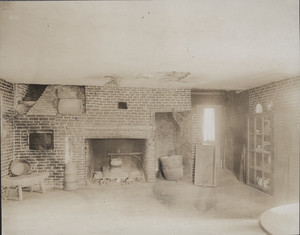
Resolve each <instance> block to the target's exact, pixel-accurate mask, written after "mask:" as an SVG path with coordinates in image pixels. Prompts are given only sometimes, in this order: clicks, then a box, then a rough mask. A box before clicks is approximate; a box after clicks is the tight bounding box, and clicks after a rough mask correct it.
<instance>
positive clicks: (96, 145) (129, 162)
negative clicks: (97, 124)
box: [86, 138, 146, 184]
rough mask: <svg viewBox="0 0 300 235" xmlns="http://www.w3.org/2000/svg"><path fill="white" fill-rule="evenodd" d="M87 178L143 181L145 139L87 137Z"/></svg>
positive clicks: (105, 181)
mask: <svg viewBox="0 0 300 235" xmlns="http://www.w3.org/2000/svg"><path fill="white" fill-rule="evenodd" d="M86 144H87V153H86V154H87V155H88V156H87V160H88V161H87V167H88V169H87V170H88V178H89V179H90V181H91V182H94V183H100V184H107V183H109V182H111V181H115V182H126V183H132V182H134V181H144V180H145V174H144V168H145V166H144V163H145V162H146V161H145V160H144V158H145V152H146V151H145V150H146V140H145V139H128V138H127V139H87V140H86Z"/></svg>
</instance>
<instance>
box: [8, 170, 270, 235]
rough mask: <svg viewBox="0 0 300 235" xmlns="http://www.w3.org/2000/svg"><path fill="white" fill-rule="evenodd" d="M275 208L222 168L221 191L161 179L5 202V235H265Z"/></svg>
mask: <svg viewBox="0 0 300 235" xmlns="http://www.w3.org/2000/svg"><path fill="white" fill-rule="evenodd" d="M12 196H13V195H12ZM274 206H275V204H274V202H273V200H272V198H271V197H269V196H268V195H266V194H264V193H262V192H260V191H258V190H256V189H253V188H251V187H248V186H246V185H244V184H243V183H240V182H239V181H238V180H236V178H235V177H234V176H233V175H232V173H231V172H230V171H228V170H221V169H220V170H218V176H217V187H216V188H208V187H199V186H194V185H192V184H188V183H184V182H178V183H177V182H170V181H163V180H158V181H156V182H154V183H137V182H135V183H133V184H132V185H120V184H118V183H111V184H109V185H101V186H99V185H91V186H89V187H85V188H81V189H79V190H77V191H63V190H48V191H47V193H46V194H40V193H35V192H33V193H30V192H25V193H24V200H23V201H15V200H7V201H2V233H3V234H5V235H18V234H22V235H26V234H30V235H35V234H51V235H56V234H64V235H65V234H72V235H73V234H84V235H85V234H95V235H96V234H105V235H110V234H122V235H125V234H133V235H135V234H143V235H147V234H170V235H171V234H172V235H173V234H186V235H188V234H251V235H252V234H265V233H264V231H263V230H262V229H261V227H260V226H259V223H258V218H259V216H260V215H261V213H262V212H264V211H265V210H267V209H269V208H272V207H274Z"/></svg>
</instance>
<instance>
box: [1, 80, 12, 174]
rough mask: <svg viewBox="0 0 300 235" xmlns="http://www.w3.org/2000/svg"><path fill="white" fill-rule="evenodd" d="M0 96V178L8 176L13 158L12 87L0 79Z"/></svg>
mask: <svg viewBox="0 0 300 235" xmlns="http://www.w3.org/2000/svg"><path fill="white" fill-rule="evenodd" d="M0 96H1V112H2V117H1V122H2V126H1V177H7V176H8V175H9V165H10V162H11V161H12V160H13V157H14V141H13V140H14V139H13V137H14V136H13V116H14V86H13V84H12V83H9V82H6V81H4V80H3V79H0Z"/></svg>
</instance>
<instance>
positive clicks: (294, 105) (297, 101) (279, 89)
mask: <svg viewBox="0 0 300 235" xmlns="http://www.w3.org/2000/svg"><path fill="white" fill-rule="evenodd" d="M271 101H272V102H273V111H284V110H295V115H296V116H297V126H298V127H299V126H300V78H291V79H285V80H281V81H279V82H272V83H269V84H266V85H264V86H260V87H256V88H253V89H250V90H249V113H255V107H256V104H257V103H260V104H261V105H262V107H263V110H264V111H266V110H267V105H268V104H269V103H270V102H271Z"/></svg>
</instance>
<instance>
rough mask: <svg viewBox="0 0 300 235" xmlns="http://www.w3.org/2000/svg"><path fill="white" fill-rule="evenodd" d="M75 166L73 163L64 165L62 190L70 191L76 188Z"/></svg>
mask: <svg viewBox="0 0 300 235" xmlns="http://www.w3.org/2000/svg"><path fill="white" fill-rule="evenodd" d="M77 181H78V176H77V167H76V165H75V163H72V162H70V163H67V164H66V167H65V180H64V190H67V191H71V190H76V189H77V188H78V185H77Z"/></svg>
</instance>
